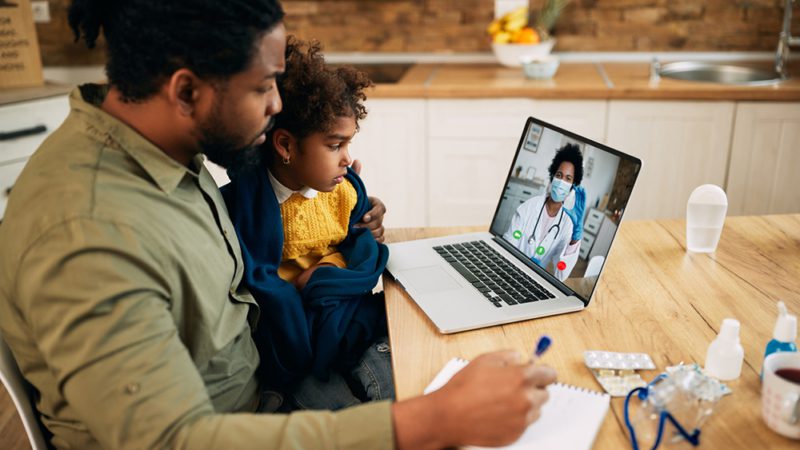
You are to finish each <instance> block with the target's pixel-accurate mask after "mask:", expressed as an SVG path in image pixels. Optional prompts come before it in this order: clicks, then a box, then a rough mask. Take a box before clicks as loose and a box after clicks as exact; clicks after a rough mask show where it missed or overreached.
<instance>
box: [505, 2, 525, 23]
mask: <svg viewBox="0 0 800 450" xmlns="http://www.w3.org/2000/svg"><path fill="white" fill-rule="evenodd" d="M520 18H524V19H525V21H526V22H527V21H528V7H527V6H521V7H519V8H517V9H515V10H513V11H510V12H508V13H506V14H505V15H504V16H503V17H502V18H501V19H500V20H502V21H504V22H511V21H518V20H520Z"/></svg>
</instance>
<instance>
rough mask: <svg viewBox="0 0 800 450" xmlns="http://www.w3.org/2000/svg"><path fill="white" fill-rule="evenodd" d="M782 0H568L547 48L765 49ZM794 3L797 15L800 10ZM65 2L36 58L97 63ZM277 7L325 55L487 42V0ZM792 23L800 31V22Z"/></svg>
mask: <svg viewBox="0 0 800 450" xmlns="http://www.w3.org/2000/svg"><path fill="white" fill-rule="evenodd" d="M783 1H784V0H706V1H700V0H573V2H572V4H571V5H570V6H568V7H567V9H566V10H565V11H564V13H563V16H562V18H561V20H560V22H559V23H558V24H557V25H556V27H555V30H554V35H555V36H556V37H557V38H558V44H557V45H556V48H555V50H556V51H680V50H689V51H714V50H733V51H772V50H774V49H775V46H776V44H777V40H778V32H779V30H780V28H781V20H782V17H783V14H782V4H783ZM543 2H544V0H537V2H535V4H539V5H540V4H541V3H543ZM797 3H798V6H795V17H800V2H797ZM68 4H69V0H50V9H51V15H52V17H53V21H52V22H50V23H46V24H38V25H37V30H38V33H39V41H40V44H41V49H42V58H43V60H44V63H45V64H46V65H77V64H90V63H101V62H102V61H103V52H102V51H101V50H99V49H98V50H95V51H91V52H90V51H88V50H86V49H85V48H84V47H83V45H82V43H81V44H75V43H73V42H72V33H71V31H70V30H69V27H68V26H67V21H66V7H67V5H68ZM223 4H224V2H220V5H223ZM283 5H284V8H285V10H286V12H287V18H286V24H287V28H288V30H289V32H290V33H293V34H296V35H298V36H300V37H302V38H305V39H307V38H316V39H319V40H320V41H322V43H323V44H324V47H325V49H326V51H329V52H352V51H364V52H379V51H386V52H482V51H488V50H489V49H490V43H489V38H488V37H487V36H486V34H485V31H484V30H485V28H486V25H487V24H488V23H489V22H490V21H491V19H492V18H493V17H494V0H317V1H305V0H303V1H299V0H297V1H295V0H285V1H284V2H283ZM795 22H796V23H797V22H800V21H795ZM794 29H795V33H796V34H800V26H797V24H796V25H795V27H794Z"/></svg>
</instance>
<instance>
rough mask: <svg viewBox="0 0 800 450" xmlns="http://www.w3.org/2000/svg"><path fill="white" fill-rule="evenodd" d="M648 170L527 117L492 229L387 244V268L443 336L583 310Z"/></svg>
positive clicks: (628, 158)
mask: <svg viewBox="0 0 800 450" xmlns="http://www.w3.org/2000/svg"><path fill="white" fill-rule="evenodd" d="M641 166H642V162H641V161H640V160H639V159H637V158H635V157H633V156H630V155H626V154H624V153H622V152H620V151H617V150H614V149H612V148H609V147H607V146H605V145H603V144H600V143H598V142H594V141H592V140H590V139H587V138H585V137H583V136H580V135H578V134H575V133H572V132H570V131H567V130H564V129H561V128H559V127H556V126H554V125H551V124H549V123H546V122H544V121H542V120H539V119H536V118H533V117H529V118H528V120H527V121H526V123H525V128H524V130H523V132H522V136H521V137H520V140H519V144H518V145H517V149H516V154H515V156H514V159H513V162H512V164H511V167H510V168H509V171H508V176H507V177H506V182H505V186H504V187H503V190H502V192H501V193H500V199H499V201H498V204H497V208H496V210H495V213H494V217H493V219H492V223H491V227H490V229H489V231H488V232H481V233H470V234H461V235H455V236H446V237H440V238H433V239H422V240H415V241H408V242H400V243H394V244H389V255H390V256H389V262H388V264H387V266H386V269H387V271H388V273H389V275H390V276H392V277H393V278H394V279H395V280H396V281H397V282H398V283H399V284H400V285H401V286H402V287H403V289H405V290H406V291H407V292H408V294H409V295H410V296H411V298H412V299H414V301H415V302H416V303H417V304H418V305H419V307H420V308H421V309H422V311H424V312H425V314H426V315H427V316H428V317H429V318H430V320H431V321H432V322H433V323H434V325H435V326H436V328H438V330H439V331H440V332H441V333H456V332H459V331H466V330H471V329H475V328H482V327H489V326H493V325H500V324H505V323H510V322H516V321H521V320H528V319H533V318H537V317H544V316H551V315H555V314H563V313H569V312H574V311H580V310H582V309H584V308H586V307H587V306H588V305H589V301H590V300H591V297H592V293H593V292H594V288H595V286H596V285H597V280H598V278H599V276H600V273H601V272H602V269H603V266H604V265H605V259H606V257H607V256H608V252H609V249H610V248H611V243H612V241H613V239H614V236H615V235H616V231H617V229H618V228H619V223H620V221H621V220H622V215H623V213H624V211H625V208H626V206H627V204H628V200H629V199H630V195H631V192H632V190H633V185H634V183H635V181H636V178H637V176H638V174H639V171H640V170H641ZM576 186H580V187H582V188H583V193H584V195H583V197H584V200H583V202H581V201H580V197H581V195H580V194H579V192H578V189H576ZM581 203H583V204H584V205H585V207H584V213H583V218H582V219H581V220H580V222H582V233H581V235H580V236H578V233H576V232H575V231H577V230H576V228H578V227H576V226H575V224H574V221H577V220H578V217H577V215H576V214H571V212H573V211H577V209H578V208H577V206H578V205H579V204H581ZM576 238H577V239H576Z"/></svg>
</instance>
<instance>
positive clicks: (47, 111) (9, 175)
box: [0, 95, 69, 219]
mask: <svg viewBox="0 0 800 450" xmlns="http://www.w3.org/2000/svg"><path fill="white" fill-rule="evenodd" d="M68 114H69V100H68V98H67V96H66V95H59V96H55V97H48V98H44V99H38V100H30V101H24V102H20V103H12V104H8V105H2V106H0V219H2V218H3V213H4V212H5V209H6V202H7V200H8V194H9V193H10V192H11V188H12V187H13V185H14V182H15V181H16V180H17V177H18V176H19V174H20V172H22V168H23V167H24V166H25V163H26V162H27V161H28V158H29V157H30V155H31V154H32V153H33V152H34V151H36V149H37V148H39V145H41V144H42V142H43V141H44V140H45V138H46V137H47V136H48V135H50V133H52V132H53V131H54V130H55V129H56V128H58V126H59V125H61V122H63V121H64V119H66V117H67V115H68Z"/></svg>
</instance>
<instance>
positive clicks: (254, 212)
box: [221, 169, 389, 389]
mask: <svg viewBox="0 0 800 450" xmlns="http://www.w3.org/2000/svg"><path fill="white" fill-rule="evenodd" d="M346 179H347V180H348V181H350V183H351V184H352V185H353V186H354V187H355V189H356V192H357V193H358V201H357V203H356V206H355V208H353V211H352V212H351V214H350V225H349V230H348V234H347V237H346V238H345V240H344V241H343V242H342V243H341V244H339V245H338V246H337V248H338V250H339V251H340V252H341V253H342V254H343V255H344V257H345V260H346V261H347V269H340V268H338V267H331V266H323V267H320V268H318V269H317V270H316V271H314V273H313V275H312V276H311V278H310V279H309V281H308V284H307V285H306V287H305V288H304V289H303V291H302V293H301V292H298V291H297V289H296V288H295V287H294V285H292V284H291V283H288V282H286V281H284V280H282V279H281V278H280V277H278V267H279V266H280V263H281V257H282V252H283V221H282V219H281V214H280V207H279V205H278V200H277V199H276V197H275V193H274V192H273V190H272V185H271V184H270V182H269V178H268V176H267V173H266V170H264V169H258V170H251V171H248V172H242V173H238V174H237V175H236V176H235V177H234V179H233V180H232V181H231V182H230V183H229V184H227V185H225V186H224V187H222V189H221V191H222V196H223V197H224V199H225V203H226V204H227V207H228V212H229V213H230V216H231V220H232V221H233V225H234V226H235V227H236V233H237V235H238V236H239V243H240V244H241V247H242V255H243V257H244V263H245V276H244V281H243V282H244V283H245V284H246V286H247V288H248V289H249V290H250V292H251V293H252V294H253V296H254V297H255V299H256V301H257V302H258V305H259V307H260V310H261V311H260V318H259V321H258V325H257V327H256V329H255V330H254V332H253V335H254V338H255V342H256V346H257V347H258V350H259V354H260V356H261V365H260V368H259V375H260V378H261V381H262V383H263V384H264V385H265V386H266V387H270V388H276V389H282V388H284V387H286V386H287V385H289V384H291V383H293V382H297V381H300V380H301V379H302V378H303V377H305V376H306V375H308V374H309V373H313V374H314V375H315V376H316V377H317V378H319V379H321V380H327V378H328V375H329V373H330V371H331V370H341V369H345V368H348V367H350V366H352V365H354V364H355V363H356V362H358V358H359V357H360V356H361V354H362V353H363V352H364V350H365V349H366V347H367V346H368V345H369V344H370V343H371V342H373V341H374V340H375V339H377V338H378V337H381V336H384V335H385V334H386V312H385V305H384V301H383V296H382V294H381V295H379V296H375V295H372V294H371V290H372V288H373V286H375V284H376V283H377V281H378V277H380V275H381V273H382V272H383V269H384V267H385V266H386V260H387V259H388V257H389V251H388V249H387V248H386V246H385V245H383V244H380V243H378V242H376V241H375V239H374V238H373V236H372V234H371V233H370V231H369V230H368V229H366V228H356V227H354V225H355V224H356V223H357V222H358V221H359V220H360V219H361V217H362V216H363V215H364V213H366V212H367V211H368V210H369V208H370V205H369V200H368V199H367V194H366V189H365V187H364V183H363V182H362V181H361V179H360V178H359V177H358V175H356V174H355V172H353V171H352V170H349V169H348V173H347V175H346Z"/></svg>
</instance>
